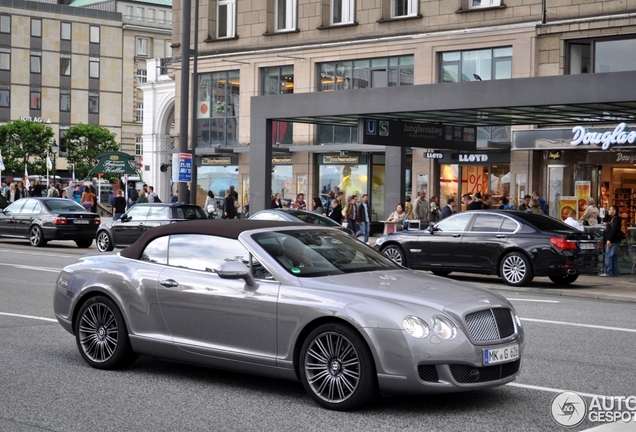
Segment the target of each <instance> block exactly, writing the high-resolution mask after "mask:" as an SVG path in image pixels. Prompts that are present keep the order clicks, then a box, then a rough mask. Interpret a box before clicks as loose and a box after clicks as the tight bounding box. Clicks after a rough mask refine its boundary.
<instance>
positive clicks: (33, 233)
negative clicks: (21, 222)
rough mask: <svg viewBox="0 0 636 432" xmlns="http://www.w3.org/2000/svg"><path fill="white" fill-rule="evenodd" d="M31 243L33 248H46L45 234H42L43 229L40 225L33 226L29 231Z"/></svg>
mask: <svg viewBox="0 0 636 432" xmlns="http://www.w3.org/2000/svg"><path fill="white" fill-rule="evenodd" d="M29 243H31V246H35V247H43V246H46V240H45V239H44V233H43V232H42V228H40V227H39V226H38V225H33V226H32V227H31V229H30V230H29Z"/></svg>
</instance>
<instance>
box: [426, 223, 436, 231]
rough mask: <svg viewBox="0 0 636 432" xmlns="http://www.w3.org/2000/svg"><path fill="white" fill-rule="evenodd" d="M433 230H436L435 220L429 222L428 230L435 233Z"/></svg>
mask: <svg viewBox="0 0 636 432" xmlns="http://www.w3.org/2000/svg"><path fill="white" fill-rule="evenodd" d="M435 231H437V229H435V222H429V223H428V232H430V233H431V234H435Z"/></svg>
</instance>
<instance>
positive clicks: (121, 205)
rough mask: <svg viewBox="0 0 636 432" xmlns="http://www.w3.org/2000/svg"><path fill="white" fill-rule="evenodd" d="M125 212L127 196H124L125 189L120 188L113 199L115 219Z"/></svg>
mask: <svg viewBox="0 0 636 432" xmlns="http://www.w3.org/2000/svg"><path fill="white" fill-rule="evenodd" d="M124 213H126V198H124V191H123V190H121V189H118V190H117V196H116V197H115V199H114V200H113V221H117V220H119V219H121V217H122V215H123V214H124Z"/></svg>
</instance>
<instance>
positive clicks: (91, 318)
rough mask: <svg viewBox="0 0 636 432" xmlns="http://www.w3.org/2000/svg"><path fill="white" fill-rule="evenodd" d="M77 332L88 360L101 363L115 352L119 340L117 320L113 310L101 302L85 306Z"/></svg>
mask: <svg viewBox="0 0 636 432" xmlns="http://www.w3.org/2000/svg"><path fill="white" fill-rule="evenodd" d="M79 332H80V343H81V345H82V350H83V351H84V354H86V356H87V357H88V358H89V359H90V360H92V361H94V362H96V363H102V362H105V361H107V360H108V359H110V358H111V357H112V356H113V354H114V353H115V350H116V349H117V344H118V342H119V338H118V332H117V320H116V319H115V315H114V314H113V311H112V310H110V308H108V307H107V306H106V305H104V304H103V303H96V304H93V305H91V306H89V307H88V308H86V310H85V311H84V313H83V314H82V318H81V321H80V325H79Z"/></svg>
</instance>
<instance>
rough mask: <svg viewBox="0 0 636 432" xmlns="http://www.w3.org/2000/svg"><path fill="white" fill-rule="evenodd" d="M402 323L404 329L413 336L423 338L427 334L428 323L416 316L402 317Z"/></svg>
mask: <svg viewBox="0 0 636 432" xmlns="http://www.w3.org/2000/svg"><path fill="white" fill-rule="evenodd" d="M402 325H403V326H404V330H406V332H407V333H408V334H410V335H411V336H413V337H416V338H425V337H426V336H428V332H429V330H428V325H426V323H425V322H424V321H423V320H421V319H420V318H418V317H415V316H407V317H404V319H403V320H402Z"/></svg>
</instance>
